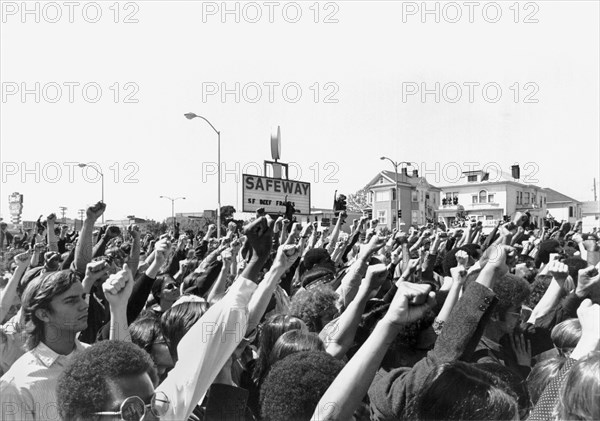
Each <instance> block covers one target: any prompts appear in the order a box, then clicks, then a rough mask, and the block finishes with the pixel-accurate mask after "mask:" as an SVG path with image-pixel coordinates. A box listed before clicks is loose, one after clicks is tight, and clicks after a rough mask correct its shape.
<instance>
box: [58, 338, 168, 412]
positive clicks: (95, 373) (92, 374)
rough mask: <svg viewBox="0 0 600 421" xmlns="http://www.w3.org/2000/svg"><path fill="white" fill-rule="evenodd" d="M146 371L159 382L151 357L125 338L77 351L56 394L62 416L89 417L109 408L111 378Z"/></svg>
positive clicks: (99, 343)
mask: <svg viewBox="0 0 600 421" xmlns="http://www.w3.org/2000/svg"><path fill="white" fill-rule="evenodd" d="M144 373H147V374H148V375H149V376H150V380H151V381H152V383H153V384H156V382H157V380H158V379H157V375H156V369H155V368H154V363H153V362H152V358H150V356H149V355H148V354H147V353H146V352H144V351H143V350H142V349H141V348H140V347H138V346H137V345H135V344H133V343H130V342H123V341H101V342H97V343H95V344H94V345H92V346H91V347H89V348H87V349H86V350H84V351H82V352H81V353H79V354H77V355H76V356H75V357H74V358H73V360H72V361H71V364H69V366H68V367H67V368H66V369H65V371H63V372H62V374H61V375H60V377H59V378H58V385H57V388H56V395H57V399H58V408H59V413H60V416H61V419H65V420H71V419H76V418H80V419H88V418H90V417H91V416H92V415H93V413H94V412H100V411H104V410H106V407H107V405H108V403H109V400H110V398H111V384H110V383H111V381H112V380H115V379H118V378H122V377H126V376H138V375H143V374H144Z"/></svg>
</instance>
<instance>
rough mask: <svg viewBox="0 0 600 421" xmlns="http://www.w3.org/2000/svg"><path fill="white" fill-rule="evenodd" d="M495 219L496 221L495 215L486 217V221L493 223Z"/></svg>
mask: <svg viewBox="0 0 600 421" xmlns="http://www.w3.org/2000/svg"><path fill="white" fill-rule="evenodd" d="M493 219H494V215H486V216H485V220H486V221H492V220H493Z"/></svg>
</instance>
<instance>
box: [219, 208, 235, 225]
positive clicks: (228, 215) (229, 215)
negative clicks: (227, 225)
mask: <svg viewBox="0 0 600 421" xmlns="http://www.w3.org/2000/svg"><path fill="white" fill-rule="evenodd" d="M235 212H236V210H235V208H234V207H233V206H230V205H226V206H221V220H222V221H228V220H230V219H233V214H234V213H235Z"/></svg>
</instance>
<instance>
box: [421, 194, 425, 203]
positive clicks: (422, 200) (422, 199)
mask: <svg viewBox="0 0 600 421" xmlns="http://www.w3.org/2000/svg"><path fill="white" fill-rule="evenodd" d="M424 201H425V199H424V198H423V192H421V202H424Z"/></svg>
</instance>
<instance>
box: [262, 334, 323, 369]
mask: <svg viewBox="0 0 600 421" xmlns="http://www.w3.org/2000/svg"><path fill="white" fill-rule="evenodd" d="M302 351H325V344H324V343H323V341H322V340H321V338H319V335H317V334H316V333H314V332H303V331H302V330H299V329H294V330H290V331H288V332H285V333H284V334H283V335H281V336H280V337H279V339H277V342H275V345H274V346H273V350H272V351H271V355H270V357H269V366H270V367H272V366H273V364H275V363H276V362H277V361H280V360H282V359H284V358H285V357H287V356H288V355H291V354H294V353H296V352H302Z"/></svg>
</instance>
